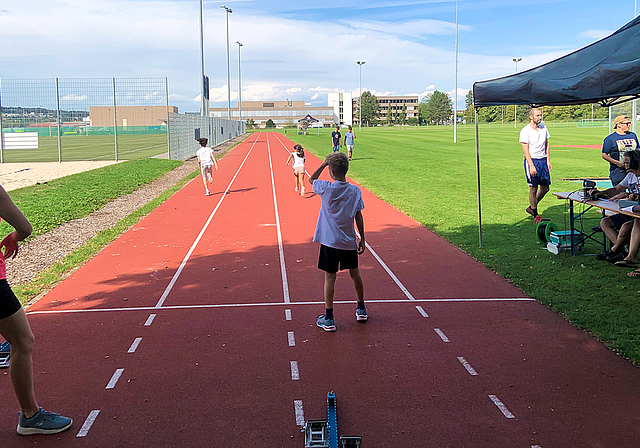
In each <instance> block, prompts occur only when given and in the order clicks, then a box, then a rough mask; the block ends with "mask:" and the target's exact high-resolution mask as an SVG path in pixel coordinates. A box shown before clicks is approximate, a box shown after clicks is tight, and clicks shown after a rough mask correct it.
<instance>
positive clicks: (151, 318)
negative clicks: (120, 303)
mask: <svg viewBox="0 0 640 448" xmlns="http://www.w3.org/2000/svg"><path fill="white" fill-rule="evenodd" d="M155 318H156V315H155V314H149V317H148V318H147V321H146V322H145V323H144V326H145V327H148V326H150V325H151V324H152V323H153V319H155Z"/></svg>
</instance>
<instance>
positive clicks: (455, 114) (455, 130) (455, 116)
mask: <svg viewBox="0 0 640 448" xmlns="http://www.w3.org/2000/svg"><path fill="white" fill-rule="evenodd" d="M455 79H456V81H455V86H454V98H455V99H454V103H453V143H457V142H458V0H456V77H455Z"/></svg>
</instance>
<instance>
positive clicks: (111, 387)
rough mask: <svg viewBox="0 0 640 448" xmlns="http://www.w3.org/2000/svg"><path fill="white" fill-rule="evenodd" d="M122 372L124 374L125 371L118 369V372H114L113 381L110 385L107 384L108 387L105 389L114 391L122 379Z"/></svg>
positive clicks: (111, 380)
mask: <svg viewBox="0 0 640 448" xmlns="http://www.w3.org/2000/svg"><path fill="white" fill-rule="evenodd" d="M122 372H124V369H116V371H115V372H113V376H111V379H110V380H109V383H108V384H107V387H105V389H113V388H114V387H116V383H117V382H118V380H119V379H120V376H121V375H122Z"/></svg>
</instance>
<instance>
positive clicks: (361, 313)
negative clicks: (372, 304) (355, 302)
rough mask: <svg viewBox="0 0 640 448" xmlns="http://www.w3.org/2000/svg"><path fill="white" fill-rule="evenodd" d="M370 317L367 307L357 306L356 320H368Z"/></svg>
mask: <svg viewBox="0 0 640 448" xmlns="http://www.w3.org/2000/svg"><path fill="white" fill-rule="evenodd" d="M367 319H369V315H368V314H367V309H366V308H362V309H361V308H356V320H357V321H358V322H366V321H367Z"/></svg>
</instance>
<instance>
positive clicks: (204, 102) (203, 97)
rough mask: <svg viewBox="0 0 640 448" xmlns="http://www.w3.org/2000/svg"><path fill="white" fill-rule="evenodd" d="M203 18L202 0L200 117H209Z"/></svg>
mask: <svg viewBox="0 0 640 448" xmlns="http://www.w3.org/2000/svg"><path fill="white" fill-rule="evenodd" d="M203 28H204V26H203V18H202V0H200V116H202V117H206V116H207V115H209V111H208V109H209V102H208V99H209V92H207V91H206V89H207V88H208V87H206V84H207V81H206V79H205V76H204V30H203Z"/></svg>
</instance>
